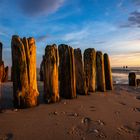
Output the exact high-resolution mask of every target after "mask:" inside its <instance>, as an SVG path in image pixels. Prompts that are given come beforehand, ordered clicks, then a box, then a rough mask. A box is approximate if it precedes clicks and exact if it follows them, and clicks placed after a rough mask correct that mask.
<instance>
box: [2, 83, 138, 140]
mask: <svg viewBox="0 0 140 140" xmlns="http://www.w3.org/2000/svg"><path fill="white" fill-rule="evenodd" d="M38 85H39V91H40V94H41V95H42V94H43V83H42V82H39V83H38ZM40 101H41V102H40V105H39V106H38V107H35V108H31V109H24V110H13V109H12V83H10V82H9V83H5V84H2V101H1V104H2V107H3V108H5V110H4V111H3V113H0V140H1V139H2V140H7V139H8V140H12V139H13V140H56V139H58V140H93V139H94V140H99V139H105V140H112V139H113V140H140V88H135V87H128V86H127V85H115V89H114V90H113V91H111V92H106V93H99V92H97V93H91V95H89V96H78V97H77V99H74V100H64V99H63V100H61V101H60V102H59V103H56V104H49V105H47V104H45V103H44V102H43V101H42V96H41V97H40Z"/></svg>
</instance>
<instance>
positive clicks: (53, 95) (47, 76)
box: [43, 45, 60, 103]
mask: <svg viewBox="0 0 140 140" xmlns="http://www.w3.org/2000/svg"><path fill="white" fill-rule="evenodd" d="M58 61H59V56H58V49H57V46H56V45H48V46H46V49H45V55H44V58H43V65H44V66H43V68H44V92H45V93H44V100H45V102H47V103H55V102H58V101H59V99H60V98H59V84H58V63H59V62H58Z"/></svg>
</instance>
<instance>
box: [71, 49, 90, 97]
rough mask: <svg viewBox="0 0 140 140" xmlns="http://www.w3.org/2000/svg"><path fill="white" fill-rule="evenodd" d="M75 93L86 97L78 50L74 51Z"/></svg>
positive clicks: (84, 79)
mask: <svg viewBox="0 0 140 140" xmlns="http://www.w3.org/2000/svg"><path fill="white" fill-rule="evenodd" d="M74 59H75V73H76V92H77V93H78V94H80V95H87V94H88V92H87V86H86V77H85V72H84V65H83V60H82V52H81V50H80V48H78V49H74Z"/></svg>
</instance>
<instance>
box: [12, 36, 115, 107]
mask: <svg viewBox="0 0 140 140" xmlns="http://www.w3.org/2000/svg"><path fill="white" fill-rule="evenodd" d="M11 48H12V79H13V96H14V107H15V108H29V107H34V106H36V105H38V97H39V92H38V88H37V78H36V77H37V76H36V45H35V39H34V38H22V39H21V38H20V37H19V36H13V37H12V41H11ZM40 76H41V77H40V78H41V80H43V81H44V99H45V101H46V102H47V103H54V102H57V101H59V100H60V98H66V99H72V98H76V96H77V94H80V95H88V94H89V93H90V92H95V91H101V92H105V91H106V90H112V89H113V82H112V73H111V67H110V60H109V56H108V55H107V54H103V53H102V52H100V51H97V52H96V51H95V49H93V48H89V49H86V50H85V51H84V57H83V58H82V53H81V50H80V49H73V48H72V47H70V46H68V45H64V44H61V45H59V46H58V48H57V46H56V45H55V44H54V45H48V46H46V48H45V54H44V55H43V60H42V63H41V68H40Z"/></svg>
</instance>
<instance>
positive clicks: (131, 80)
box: [128, 72, 137, 86]
mask: <svg viewBox="0 0 140 140" xmlns="http://www.w3.org/2000/svg"><path fill="white" fill-rule="evenodd" d="M128 78H129V86H136V85H137V81H136V74H135V72H131V73H129V76H128Z"/></svg>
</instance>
